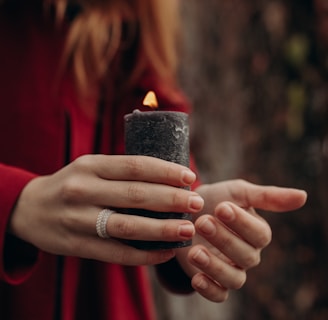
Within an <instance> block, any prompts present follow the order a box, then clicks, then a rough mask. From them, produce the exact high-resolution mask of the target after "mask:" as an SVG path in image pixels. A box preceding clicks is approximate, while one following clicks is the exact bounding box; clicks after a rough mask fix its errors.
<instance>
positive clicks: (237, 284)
mask: <svg viewBox="0 0 328 320" xmlns="http://www.w3.org/2000/svg"><path fill="white" fill-rule="evenodd" d="M245 282H246V272H245V271H241V272H240V275H238V276H236V277H235V280H234V283H233V286H232V287H231V289H234V290H238V289H240V288H241V287H242V286H243V285H244V284H245Z"/></svg>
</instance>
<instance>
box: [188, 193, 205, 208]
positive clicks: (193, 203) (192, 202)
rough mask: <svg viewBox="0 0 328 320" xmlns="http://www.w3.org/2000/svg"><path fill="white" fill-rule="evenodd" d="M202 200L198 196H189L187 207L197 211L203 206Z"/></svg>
mask: <svg viewBox="0 0 328 320" xmlns="http://www.w3.org/2000/svg"><path fill="white" fill-rule="evenodd" d="M203 205H204V200H203V198H202V197H200V196H196V195H193V196H190V197H189V208H190V209H191V210H195V211H199V210H201V209H202V208H203Z"/></svg>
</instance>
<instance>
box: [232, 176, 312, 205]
mask: <svg viewBox="0 0 328 320" xmlns="http://www.w3.org/2000/svg"><path fill="white" fill-rule="evenodd" d="M229 190H230V193H231V196H232V198H233V200H234V202H236V204H238V205H239V206H241V207H254V208H257V209H262V210H268V211H274V212H284V211H291V210H295V209H298V208H300V207H302V206H303V205H304V203H305V201H306V198H307V195H306V192H305V191H303V190H298V189H292V188H280V187H275V186H260V185H255V184H252V183H249V182H247V181H244V180H240V181H238V183H237V184H236V183H231V184H230V189H229Z"/></svg>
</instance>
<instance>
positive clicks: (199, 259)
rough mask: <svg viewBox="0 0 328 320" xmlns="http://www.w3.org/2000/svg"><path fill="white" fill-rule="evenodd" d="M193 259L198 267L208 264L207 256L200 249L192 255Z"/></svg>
mask: <svg viewBox="0 0 328 320" xmlns="http://www.w3.org/2000/svg"><path fill="white" fill-rule="evenodd" d="M193 259H194V261H195V262H196V263H197V264H198V265H202V266H207V265H208V264H209V262H210V258H209V256H208V255H207V254H206V253H205V252H204V250H201V249H199V250H198V251H197V252H196V253H195V254H194V256H193Z"/></svg>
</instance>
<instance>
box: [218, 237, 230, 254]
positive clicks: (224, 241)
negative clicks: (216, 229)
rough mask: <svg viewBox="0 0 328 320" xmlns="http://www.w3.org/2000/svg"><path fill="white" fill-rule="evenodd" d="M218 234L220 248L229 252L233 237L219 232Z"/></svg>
mask: <svg viewBox="0 0 328 320" xmlns="http://www.w3.org/2000/svg"><path fill="white" fill-rule="evenodd" d="M219 236H220V239H219V240H220V241H219V242H220V249H221V250H222V251H224V252H225V251H228V252H229V249H230V248H231V246H232V244H233V239H232V238H231V237H229V236H228V235H223V234H220V233H219Z"/></svg>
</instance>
